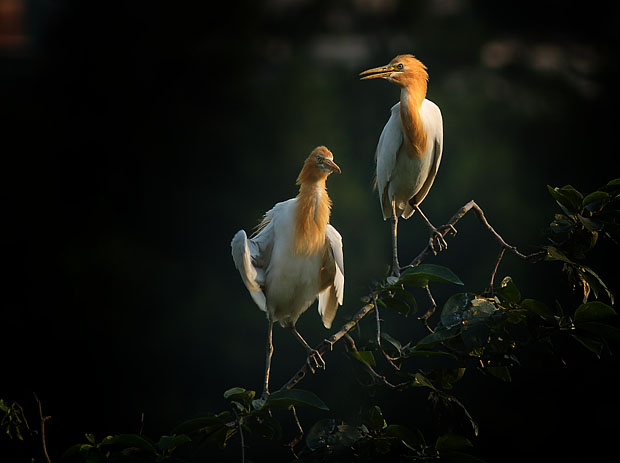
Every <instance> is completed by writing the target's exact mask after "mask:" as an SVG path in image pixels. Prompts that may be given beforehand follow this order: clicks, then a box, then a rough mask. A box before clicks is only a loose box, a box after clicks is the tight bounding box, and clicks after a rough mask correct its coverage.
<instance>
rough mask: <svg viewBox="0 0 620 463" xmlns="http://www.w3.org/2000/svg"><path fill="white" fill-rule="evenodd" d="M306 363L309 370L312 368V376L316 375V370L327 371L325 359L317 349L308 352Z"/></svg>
mask: <svg viewBox="0 0 620 463" xmlns="http://www.w3.org/2000/svg"><path fill="white" fill-rule="evenodd" d="M306 362H307V363H308V368H310V371H311V372H312V374H314V372H315V369H322V370H325V360H323V357H322V356H321V354H320V353H319V351H318V350H316V349H312V350H310V351H309V352H308V358H307V359H306ZM313 364H314V365H313Z"/></svg>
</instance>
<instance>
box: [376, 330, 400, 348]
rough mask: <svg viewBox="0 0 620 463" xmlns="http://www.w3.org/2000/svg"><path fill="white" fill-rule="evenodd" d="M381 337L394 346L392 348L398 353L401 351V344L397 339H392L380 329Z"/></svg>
mask: <svg viewBox="0 0 620 463" xmlns="http://www.w3.org/2000/svg"><path fill="white" fill-rule="evenodd" d="M381 337H382V338H383V339H384V340H386V341H387V342H389V343H390V344H391V345H392V346H394V348H395V349H396V351H397V352H398V353H400V352H401V351H402V349H403V346H402V344H401V343H400V342H399V341H398V340H397V339H394V338H393V337H392V336H390V335H389V334H387V333H386V332H385V331H381Z"/></svg>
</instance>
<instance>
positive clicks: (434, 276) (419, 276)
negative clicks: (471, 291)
mask: <svg viewBox="0 0 620 463" xmlns="http://www.w3.org/2000/svg"><path fill="white" fill-rule="evenodd" d="M429 281H438V282H441V283H453V284H456V285H462V284H463V282H462V281H461V279H460V278H459V277H458V276H456V274H455V273H454V272H453V271H452V270H450V269H449V268H447V267H442V266H441V265H434V264H421V265H418V266H416V267H413V268H412V269H409V270H407V271H405V272H404V273H403V274H402V275H401V277H400V279H399V280H398V282H397V284H406V285H409V286H415V287H417V288H424V287H425V286H427V285H428V282H429Z"/></svg>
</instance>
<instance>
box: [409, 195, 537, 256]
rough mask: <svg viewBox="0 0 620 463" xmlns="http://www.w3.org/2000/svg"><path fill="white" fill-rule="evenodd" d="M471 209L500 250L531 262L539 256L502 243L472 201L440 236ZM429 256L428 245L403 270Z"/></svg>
mask: <svg viewBox="0 0 620 463" xmlns="http://www.w3.org/2000/svg"><path fill="white" fill-rule="evenodd" d="M472 209H473V210H474V213H475V214H476V217H478V220H479V221H480V223H481V224H482V226H483V227H484V228H485V229H486V230H487V231H488V232H489V233H490V234H491V236H492V237H493V238H494V239H495V241H497V242H498V243H499V245H500V246H501V247H502V248H504V249H506V250H508V251H510V252H512V253H513V254H514V255H515V256H517V257H519V258H520V259H523V260H532V259H535V258H536V257H539V256H540V255H541V253H539V252H536V253H533V254H527V255H526V254H522V253H521V252H519V251H518V250H517V248H516V246H511V245H509V244H508V243H506V241H504V238H502V237H501V236H500V234H499V233H497V232H496V231H495V230H494V229H493V227H492V226H491V225H490V224H489V222H487V219H486V217H485V215H484V211H483V210H482V209H481V208H480V206H478V204H476V202H475V201H474V200H471V201H469V202H468V203H467V204H465V205H464V206H463V207H461V208H460V209H459V210H458V211H456V213H455V214H454V215H453V216H452V217H451V218H450V220H449V221H448V222H447V223H446V224H445V225H442V226H441V227H439V228H440V229H442V231H441V235H442V236H444V237H445V236H446V235H447V234H448V233H449V232H450V230H452V229H453V228H454V225H455V224H456V223H457V222H458V221H459V220H461V219H462V218H463V217H464V216H465V214H467V213H468V212H469V211H470V210H472ZM430 254H433V249H432V247H431V246H430V245H427V246H426V247H425V248H424V249H423V250H422V252H420V254H418V256H417V257H416V258H415V259H413V260H412V261H411V263H410V264H409V265H407V266H405V267H403V268H410V267H415V266H416V265H420V263H422V261H424V259H426V258H427V257H428V256H429V255H430Z"/></svg>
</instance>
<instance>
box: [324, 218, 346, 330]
mask: <svg viewBox="0 0 620 463" xmlns="http://www.w3.org/2000/svg"><path fill="white" fill-rule="evenodd" d="M325 236H326V238H327V240H328V242H329V245H330V248H331V252H332V256H333V258H334V261H335V267H336V272H335V274H334V282H333V284H332V285H330V286H328V287H327V288H326V289H324V290H323V291H322V292H320V293H319V313H320V314H321V319H322V320H323V325H324V326H325V328H328V329H329V328H331V326H332V322H333V321H334V317H335V316H336V311H337V310H338V305H342V302H343V300H344V255H343V252H342V236H340V233H338V230H336V229H335V228H334V227H333V226H332V225H331V224H328V225H327V228H326V229H325Z"/></svg>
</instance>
